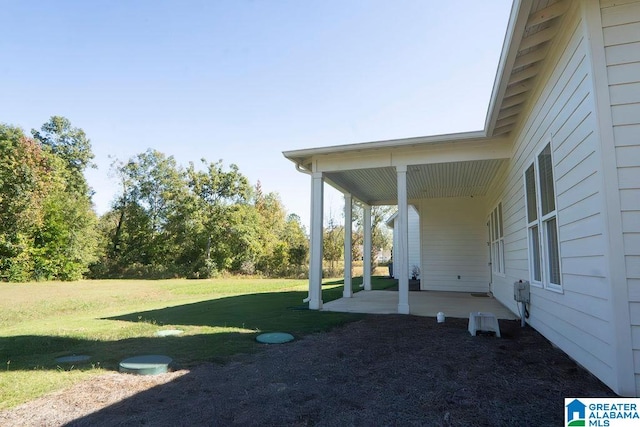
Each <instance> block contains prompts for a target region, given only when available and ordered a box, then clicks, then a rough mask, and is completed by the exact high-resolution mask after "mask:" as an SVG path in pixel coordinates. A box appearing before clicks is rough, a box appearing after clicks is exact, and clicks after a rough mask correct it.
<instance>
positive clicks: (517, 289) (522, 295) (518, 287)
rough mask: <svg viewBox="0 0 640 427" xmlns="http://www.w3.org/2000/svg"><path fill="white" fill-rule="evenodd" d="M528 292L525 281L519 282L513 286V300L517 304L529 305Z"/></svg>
mask: <svg viewBox="0 0 640 427" xmlns="http://www.w3.org/2000/svg"><path fill="white" fill-rule="evenodd" d="M529 298H530V291H529V282H528V281H527V280H524V281H522V280H519V281H517V282H515V283H514V284H513V299H514V300H516V301H517V302H524V303H529Z"/></svg>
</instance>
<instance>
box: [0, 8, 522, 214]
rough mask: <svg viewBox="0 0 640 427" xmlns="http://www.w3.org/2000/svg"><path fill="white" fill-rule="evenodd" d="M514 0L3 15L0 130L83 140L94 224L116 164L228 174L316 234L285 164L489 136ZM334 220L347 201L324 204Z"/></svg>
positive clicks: (112, 185)
mask: <svg viewBox="0 0 640 427" xmlns="http://www.w3.org/2000/svg"><path fill="white" fill-rule="evenodd" d="M510 7H511V1H510V0H487V1H477V0H464V1H457V0H451V1H444V2H443V1H438V2H436V1H431V0H415V1H414V0H389V1H382V0H209V1H180V2H179V1H158V0H153V1H146V0H140V1H124V0H122V1H101V0H92V1H64V0H56V1H45V0H40V1H31V0H24V1H10V2H4V3H3V14H2V16H0V28H1V29H2V35H1V36H0V53H2V57H3V60H2V61H1V63H0V94H1V95H0V96H1V98H2V102H1V103H0V122H4V123H10V124H13V125H17V126H20V127H22V128H23V129H25V131H27V132H29V131H30V129H32V128H39V127H40V126H41V125H42V124H43V123H44V122H46V121H47V120H48V119H49V117H50V116H53V115H62V116H65V117H67V118H68V119H69V120H71V123H72V124H73V125H74V126H77V127H81V128H83V129H84V130H85V132H86V133H87V135H88V136H89V138H90V139H91V142H92V147H93V151H94V153H95V155H96V158H95V162H96V163H97V165H98V169H96V170H91V171H88V172H87V177H88V180H89V183H90V185H91V186H92V187H93V188H94V190H95V196H94V203H95V205H96V210H97V211H98V213H104V212H105V211H106V210H107V209H109V206H110V202H111V201H112V200H113V198H114V196H115V194H116V191H117V189H118V186H117V183H116V181H115V180H114V179H113V178H111V177H110V174H109V165H110V163H111V159H110V158H109V156H112V157H116V158H118V159H121V160H126V159H128V158H129V157H131V156H133V155H135V154H138V153H141V152H143V151H145V150H146V149H147V148H155V149H157V150H160V151H162V152H163V153H165V154H167V155H173V156H174V157H175V158H176V160H177V161H178V162H179V163H181V164H183V165H185V166H186V165H187V164H188V162H189V161H193V162H195V163H198V162H199V161H200V159H201V158H203V157H204V158H206V159H208V160H209V161H217V160H219V159H222V160H223V161H224V163H225V164H226V165H229V164H231V163H235V164H237V165H238V166H239V168H240V171H241V172H242V173H243V174H244V175H246V176H247V177H248V178H249V179H250V181H251V182H252V184H255V183H256V182H257V181H258V180H260V181H261V183H262V186H263V189H264V191H276V192H278V193H279V194H280V196H281V198H282V201H283V203H284V205H285V207H286V208H287V209H288V211H289V212H293V213H296V214H298V215H300V216H301V217H302V219H303V222H304V223H305V224H307V225H308V221H309V206H310V183H309V178H308V177H307V176H306V175H303V174H300V173H299V172H296V171H295V169H294V165H293V164H292V163H291V162H289V161H288V160H286V159H285V158H284V157H283V156H282V151H286V150H293V149H300V148H310V147H318V146H325V145H338V144H349V143H355V142H366V141H375V140H384V139H392V138H405V137H414V136H422V135H432V134H441V133H450V132H462V131H471V130H480V129H482V128H483V126H484V119H485V115H486V110H487V106H488V102H489V97H490V94H491V88H492V85H493V80H494V77H495V73H496V68H497V63H498V60H499V55H500V50H501V48H502V43H503V40H504V34H505V29H506V25H507V20H508V15H509V11H510ZM325 197H326V198H325V205H326V207H327V212H328V211H331V213H332V214H333V215H334V216H335V217H338V218H339V217H340V215H341V212H340V211H341V209H342V199H341V197H340V195H339V193H337V192H335V191H330V190H327V191H326V196H325Z"/></svg>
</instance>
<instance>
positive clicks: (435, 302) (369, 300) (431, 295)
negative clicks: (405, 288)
mask: <svg viewBox="0 0 640 427" xmlns="http://www.w3.org/2000/svg"><path fill="white" fill-rule="evenodd" d="M480 295H482V294H473V293H467V292H442V291H420V292H409V300H410V301H411V304H410V308H409V314H413V315H415V316H424V317H436V315H437V314H438V312H443V313H444V314H445V316H446V317H452V318H461V319H464V318H468V317H469V313H471V312H476V311H481V312H490V313H493V314H494V315H495V316H496V318H497V319H505V320H515V319H517V316H515V315H514V314H513V313H512V312H511V311H510V310H509V309H508V308H506V307H505V306H504V305H502V304H500V302H499V301H498V300H496V299H495V298H493V297H491V296H480ZM485 295H486V294H485ZM322 310H323V311H337V312H346V313H367V314H394V313H397V312H398V293H397V292H394V291H386V290H383V291H361V292H356V293H354V294H353V296H352V297H351V298H340V299H337V300H334V301H329V302H326V303H324V305H323V307H322Z"/></svg>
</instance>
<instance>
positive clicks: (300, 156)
mask: <svg viewBox="0 0 640 427" xmlns="http://www.w3.org/2000/svg"><path fill="white" fill-rule="evenodd" d="M485 136H486V134H485V132H483V131H474V132H460V133H453V134H444V135H431V136H418V137H413V138H402V139H389V140H383V141H372V142H359V143H355V144H345V145H330V146H326V147H317V148H305V149H301V150H290V151H283V152H282V154H283V155H284V156H285V157H286V158H287V159H289V160H291V161H292V162H294V163H296V164H298V165H300V166H301V167H305V168H306V166H305V164H306V163H308V161H309V160H310V159H311V158H312V157H313V156H318V155H324V154H341V153H348V152H361V151H369V150H378V149H385V148H399V147H412V146H417V145H423V144H440V143H447V142H455V141H465V140H468V141H472V140H481V139H484V138H485Z"/></svg>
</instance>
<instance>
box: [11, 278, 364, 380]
mask: <svg viewBox="0 0 640 427" xmlns="http://www.w3.org/2000/svg"><path fill="white" fill-rule="evenodd" d="M341 293H342V289H341V288H336V289H330V290H325V291H324V292H323V298H326V300H327V301H328V300H331V299H336V298H339V297H340V296H341ZM306 296H307V294H306V292H273V293H260V294H246V295H237V296H231V297H226V298H219V299H213V300H208V301H202V302H197V303H192V304H183V305H178V306H173V307H166V308H161V309H156V310H148V311H139V312H133V313H128V314H125V315H121V316H115V317H109V318H103V319H100V320H104V321H106V322H113V328H114V332H113V334H112V335H117V334H118V333H120V334H122V331H121V330H122V329H123V328H126V326H123V325H122V324H119V323H118V322H123V321H124V322H134V323H135V322H144V323H147V324H152V325H157V330H160V329H167V326H169V325H170V327H171V328H180V327H181V326H184V327H189V326H199V327H214V328H237V329H241V330H240V331H233V330H231V331H229V330H225V329H221V330H218V331H212V332H211V333H204V334H193V335H191V334H188V333H185V334H182V335H178V336H169V337H156V336H139V337H132V338H123V339H117V340H102V339H100V338H99V337H97V338H96V339H95V340H93V339H82V338H74V337H65V336H56V335H21V336H9V337H0V363H3V364H4V363H6V364H7V370H12V371H15V370H69V369H76V370H78V369H80V370H87V369H92V368H94V367H101V368H104V369H109V370H117V369H118V365H119V362H120V361H121V360H122V359H125V358H127V357H132V356H136V355H142V354H164V355H167V356H169V357H171V358H172V359H173V360H174V361H175V362H176V364H177V366H179V367H181V366H192V365H194V364H198V363H200V362H220V361H222V360H224V358H225V357H228V356H230V355H232V354H236V353H244V352H252V351H255V350H256V349H257V348H259V345H258V344H257V343H256V342H255V337H256V336H257V335H258V334H259V333H262V332H273V331H284V332H289V333H291V334H293V335H294V336H296V337H300V336H302V335H305V334H308V333H314V332H322V331H327V330H330V329H332V328H334V327H336V326H339V325H342V324H344V323H347V322H350V321H353V320H357V319H360V318H362V315H354V314H348V313H329V312H319V311H314V310H308V309H306V308H305V307H304V306H302V305H301V304H302V299H303V298H305V297H306ZM58 327H64V326H63V325H58ZM78 354H82V355H88V356H91V359H90V360H89V361H87V362H84V363H75V364H73V365H70V364H61V363H57V362H56V361H55V359H56V358H57V357H61V356H66V355H78Z"/></svg>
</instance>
